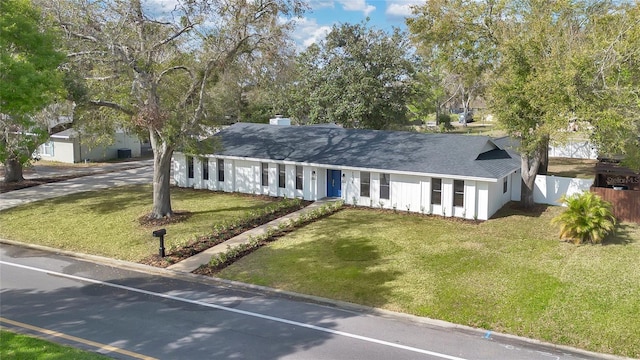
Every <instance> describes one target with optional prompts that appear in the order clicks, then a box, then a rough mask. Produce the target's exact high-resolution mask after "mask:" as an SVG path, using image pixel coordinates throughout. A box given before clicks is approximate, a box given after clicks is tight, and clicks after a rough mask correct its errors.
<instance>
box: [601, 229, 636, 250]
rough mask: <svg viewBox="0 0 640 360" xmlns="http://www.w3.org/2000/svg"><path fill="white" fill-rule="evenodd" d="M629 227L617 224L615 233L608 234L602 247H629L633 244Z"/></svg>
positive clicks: (633, 239)
mask: <svg viewBox="0 0 640 360" xmlns="http://www.w3.org/2000/svg"><path fill="white" fill-rule="evenodd" d="M631 229H632V227H631V225H629V224H618V225H617V226H616V229H615V232H614V233H612V234H609V235H608V236H607V237H606V238H605V239H604V240H603V241H602V245H629V244H631V243H633V242H635V241H636V240H637V239H635V238H634V237H633V236H632V233H631Z"/></svg>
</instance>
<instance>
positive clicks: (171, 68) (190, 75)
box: [158, 65, 193, 82]
mask: <svg viewBox="0 0 640 360" xmlns="http://www.w3.org/2000/svg"><path fill="white" fill-rule="evenodd" d="M175 70H184V71H186V72H187V73H189V77H191V79H193V72H191V69H189V68H188V67H186V66H183V65H180V66H174V67H170V68H168V69H166V70H164V71H163V72H161V73H160V75H158V82H160V80H162V77H163V76H165V75H166V74H168V73H169V72H171V71H175Z"/></svg>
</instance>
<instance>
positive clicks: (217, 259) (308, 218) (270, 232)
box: [193, 200, 344, 276]
mask: <svg viewBox="0 0 640 360" xmlns="http://www.w3.org/2000/svg"><path fill="white" fill-rule="evenodd" d="M343 205H344V202H343V201H342V200H340V201H334V202H331V203H328V204H325V205H323V206H321V207H319V208H317V209H314V210H312V211H310V212H307V213H304V214H300V216H298V217H297V218H294V219H290V220H288V221H286V222H282V223H280V224H279V225H278V226H274V227H270V228H268V229H267V232H266V233H265V234H263V235H260V236H255V237H250V239H249V241H248V242H247V243H244V244H239V245H236V246H233V247H232V246H229V247H227V251H225V252H222V253H219V254H216V255H213V256H212V257H211V260H210V261H209V263H208V264H206V265H201V266H200V267H199V268H197V269H196V270H194V271H193V273H195V274H199V275H209V276H213V275H214V274H215V273H217V272H218V271H220V270H221V269H224V268H225V267H227V266H229V265H231V264H233V263H234V262H236V261H237V260H239V259H240V258H242V257H243V256H245V255H248V254H250V253H252V252H253V251H255V250H257V249H259V248H260V247H262V246H264V245H266V244H268V243H270V242H272V241H275V240H277V239H278V238H280V237H281V236H284V235H286V234H287V233H289V232H291V231H293V230H295V229H297V228H299V227H301V226H304V225H306V224H309V223H311V222H314V221H316V220H319V219H322V218H324V217H326V216H329V215H331V214H333V213H335V212H337V211H340V210H341V209H342V208H343Z"/></svg>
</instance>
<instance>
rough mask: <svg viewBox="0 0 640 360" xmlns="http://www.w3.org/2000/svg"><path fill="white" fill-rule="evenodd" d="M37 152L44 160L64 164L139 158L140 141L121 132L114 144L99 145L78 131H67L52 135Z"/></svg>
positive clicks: (116, 135) (117, 134) (117, 133)
mask: <svg viewBox="0 0 640 360" xmlns="http://www.w3.org/2000/svg"><path fill="white" fill-rule="evenodd" d="M36 152H37V154H38V155H39V156H40V158H42V159H43V160H50V161H59V162H64V163H78V162H82V161H85V160H88V161H103V160H109V159H116V158H118V157H139V156H140V139H138V137H137V136H135V135H130V134H127V133H124V132H121V131H119V132H116V134H115V135H114V139H113V143H112V144H109V145H103V144H99V145H97V144H94V143H92V142H91V141H90V140H89V139H88V138H86V139H85V138H83V137H82V135H81V134H80V133H79V132H78V131H76V130H74V129H67V130H64V131H61V132H58V133H55V134H52V135H51V136H50V137H49V140H48V141H47V142H46V143H44V144H42V145H40V146H39V147H38V149H37V150H36ZM119 155H120V156H119ZM123 155H124V156H123Z"/></svg>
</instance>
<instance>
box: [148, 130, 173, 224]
mask: <svg viewBox="0 0 640 360" xmlns="http://www.w3.org/2000/svg"><path fill="white" fill-rule="evenodd" d="M151 146H152V148H153V208H152V210H151V214H150V215H149V216H151V217H153V218H156V219H160V218H163V217H170V216H172V215H173V210H172V209H171V196H170V185H171V183H170V180H171V157H172V156H173V148H172V147H169V146H167V144H166V143H165V142H163V141H161V140H160V139H159V137H158V135H156V134H155V132H153V131H151Z"/></svg>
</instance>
